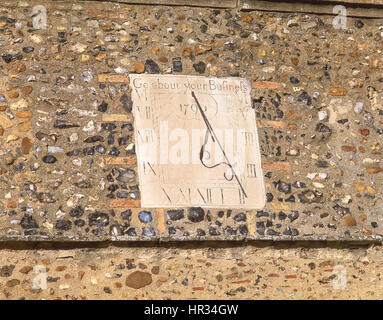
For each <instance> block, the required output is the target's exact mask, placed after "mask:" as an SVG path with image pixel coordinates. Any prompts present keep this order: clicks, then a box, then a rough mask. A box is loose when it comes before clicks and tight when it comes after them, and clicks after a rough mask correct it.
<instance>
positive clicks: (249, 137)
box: [243, 132, 255, 145]
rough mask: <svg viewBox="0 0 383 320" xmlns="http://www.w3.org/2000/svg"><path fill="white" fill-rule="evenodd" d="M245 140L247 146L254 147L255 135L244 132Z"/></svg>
mask: <svg viewBox="0 0 383 320" xmlns="http://www.w3.org/2000/svg"><path fill="white" fill-rule="evenodd" d="M243 139H244V141H245V144H246V145H253V144H254V140H255V136H254V133H252V132H243Z"/></svg>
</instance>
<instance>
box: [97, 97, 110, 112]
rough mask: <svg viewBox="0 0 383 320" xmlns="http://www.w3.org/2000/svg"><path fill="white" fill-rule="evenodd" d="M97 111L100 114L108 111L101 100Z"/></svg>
mask: <svg viewBox="0 0 383 320" xmlns="http://www.w3.org/2000/svg"><path fill="white" fill-rule="evenodd" d="M97 110H98V111H100V112H106V111H107V110H108V104H107V103H106V102H105V101H104V100H103V101H102V102H101V103H100V105H99V106H98V107H97Z"/></svg>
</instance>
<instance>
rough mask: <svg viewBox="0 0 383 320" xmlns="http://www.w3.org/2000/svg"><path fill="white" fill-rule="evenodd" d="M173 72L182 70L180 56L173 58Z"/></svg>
mask: <svg viewBox="0 0 383 320" xmlns="http://www.w3.org/2000/svg"><path fill="white" fill-rule="evenodd" d="M173 72H182V62H181V59H180V58H174V59H173Z"/></svg>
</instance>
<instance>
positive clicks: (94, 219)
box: [89, 211, 109, 227]
mask: <svg viewBox="0 0 383 320" xmlns="http://www.w3.org/2000/svg"><path fill="white" fill-rule="evenodd" d="M108 224H109V216H108V215H107V214H106V213H104V212H100V211H96V212H94V213H92V214H90V215H89V226H96V227H105V226H107V225H108Z"/></svg>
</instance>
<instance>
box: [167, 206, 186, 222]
mask: <svg viewBox="0 0 383 320" xmlns="http://www.w3.org/2000/svg"><path fill="white" fill-rule="evenodd" d="M168 216H169V219H170V220H173V221H176V220H180V219H183V218H185V215H184V210H183V209H181V210H168Z"/></svg>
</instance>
